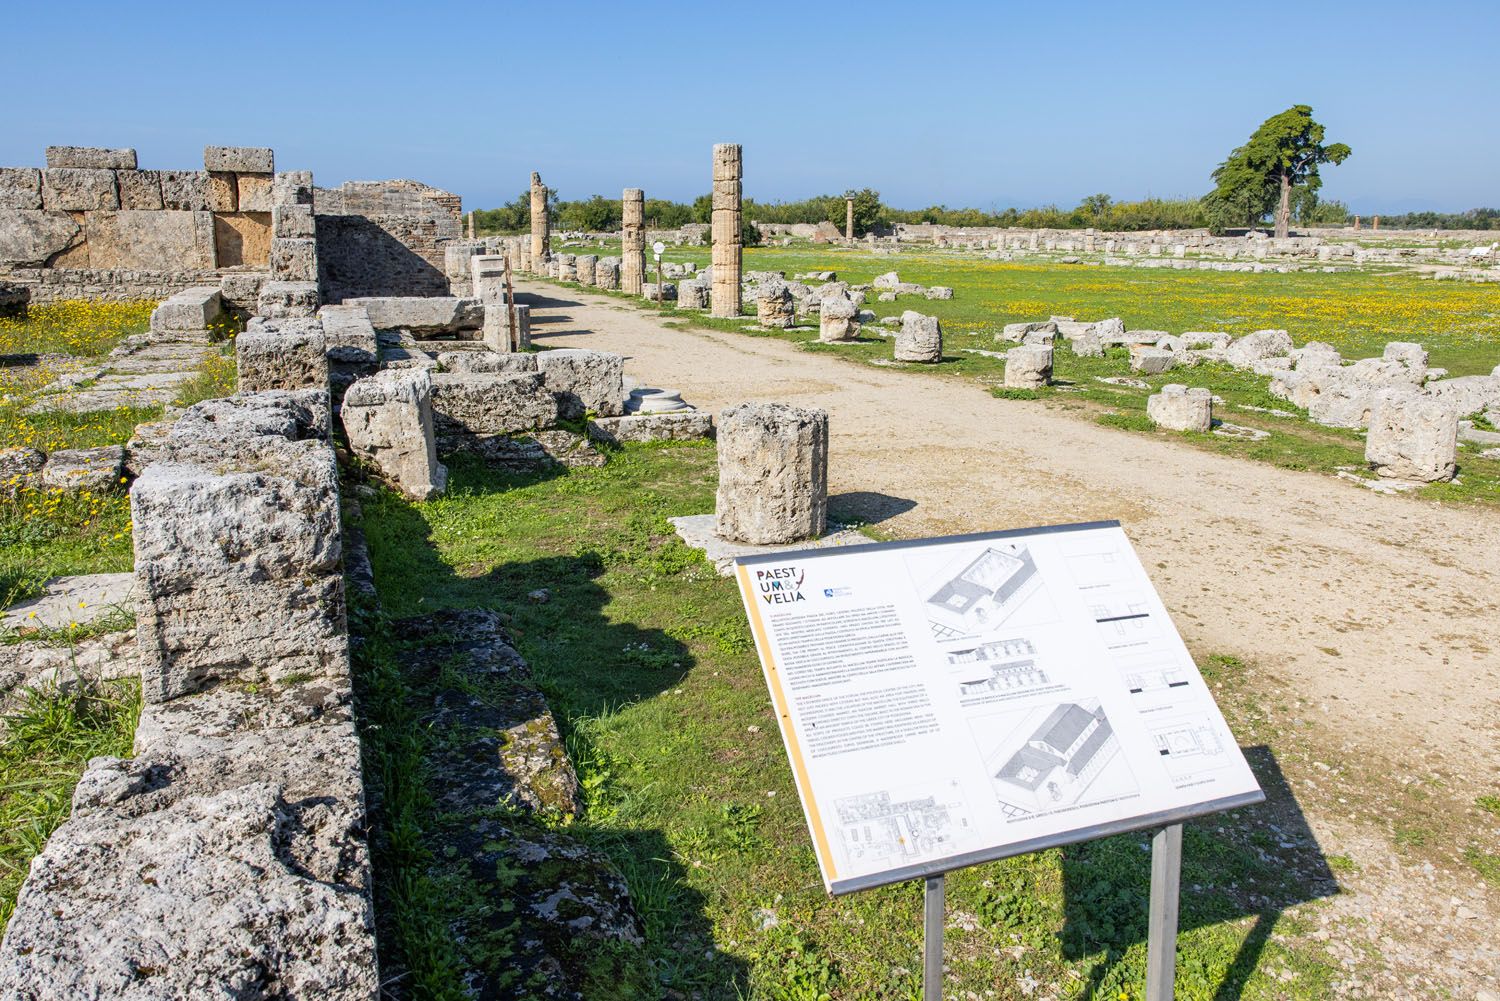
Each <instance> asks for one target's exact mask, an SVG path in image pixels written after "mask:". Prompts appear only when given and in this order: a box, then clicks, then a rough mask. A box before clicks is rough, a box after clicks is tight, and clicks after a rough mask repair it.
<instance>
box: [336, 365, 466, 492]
mask: <svg viewBox="0 0 1500 1001" xmlns="http://www.w3.org/2000/svg"><path fill="white" fill-rule="evenodd" d="M339 417H340V419H341V420H342V421H343V424H344V433H345V435H346V436H347V437H348V439H349V448H350V450H351V451H353V452H354V453H355V454H356V455H363V456H365V457H366V458H367V459H369V460H370V461H372V462H373V463H374V464H375V465H376V466H377V467H378V468H379V469H380V471H381V473H383V474H384V475H385V476H386V478H388V479H389V480H391V482H393V483H394V484H395V485H396V486H397V487H399V488H400V489H401V492H402V493H404V494H406V496H408V497H410V498H412V499H413V500H419V501H423V500H429V499H431V498H433V497H436V496H437V495H439V494H441V493H442V492H443V490H444V488H445V487H446V486H447V484H448V470H447V468H446V467H445V466H443V465H442V463H440V462H438V457H437V442H436V440H435V439H434V437H433V432H432V378H431V376H429V375H428V374H427V372H426V371H425V370H424V369H414V368H408V369H386V370H385V371H383V372H377V373H376V374H374V375H372V376H370V377H369V378H367V379H360V380H359V381H357V382H355V383H354V384H353V385H351V386H350V387H349V389H348V391H347V392H346V393H345V394H344V403H343V407H342V408H341V410H340V411H339Z"/></svg>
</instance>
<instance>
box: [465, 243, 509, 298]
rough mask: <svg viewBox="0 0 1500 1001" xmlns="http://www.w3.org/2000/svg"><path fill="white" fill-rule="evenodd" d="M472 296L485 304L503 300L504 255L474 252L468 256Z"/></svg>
mask: <svg viewBox="0 0 1500 1001" xmlns="http://www.w3.org/2000/svg"><path fill="white" fill-rule="evenodd" d="M469 276H470V279H471V281H470V284H471V285H472V287H473V293H472V294H473V296H474V298H475V299H478V300H479V301H480V302H482V303H484V304H485V305H491V304H495V303H504V302H505V257H504V256H503V255H501V254H475V255H474V256H473V257H470V258H469Z"/></svg>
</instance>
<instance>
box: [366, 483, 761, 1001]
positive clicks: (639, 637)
mask: <svg viewBox="0 0 1500 1001" xmlns="http://www.w3.org/2000/svg"><path fill="white" fill-rule="evenodd" d="M455 470H456V471H457V472H458V473H459V475H457V476H456V477H455V482H454V483H453V488H454V490H455V492H456V493H457V494H458V495H459V496H463V495H470V496H472V495H483V494H505V493H507V492H509V491H512V490H515V489H518V488H521V487H525V486H530V485H535V484H537V483H540V482H543V481H545V480H547V479H550V478H553V477H556V476H559V475H564V474H565V472H564V471H562V470H558V469H554V470H552V471H549V472H540V473H536V474H527V475H517V474H505V473H500V472H493V471H492V472H487V473H481V472H480V470H479V468H478V467H477V466H475V465H473V464H470V463H459V464H457V465H456V466H455ZM450 496H451V495H450ZM364 527H365V533H366V536H367V538H368V539H369V544H370V547H371V553H370V556H371V563H372V564H373V567H374V576H375V582H376V586H377V588H378V589H380V590H381V593H382V594H383V595H384V594H387V593H388V594H389V595H390V599H389V600H390V601H391V603H392V604H394V605H398V606H400V607H401V609H402V612H401V614H402V615H403V616H404V615H409V614H410V613H411V611H412V610H413V609H416V610H419V611H421V610H425V611H428V612H436V611H439V610H442V609H450V608H488V609H493V610H495V611H498V612H500V613H502V614H503V615H504V616H506V617H507V618H508V621H507V624H506V627H505V628H506V630H507V632H508V633H509V634H510V637H511V639H512V640H513V642H514V645H515V647H516V649H517V650H518V651H519V652H520V653H521V654H522V655H523V656H524V657H525V659H526V661H527V662H528V664H529V665H530V667H531V671H532V674H533V676H534V677H535V679H536V681H537V683H538V685H539V686H540V688H541V689H542V691H543V693H544V694H545V696H546V699H547V703H548V706H549V708H550V709H551V711H552V714H553V716H554V718H555V719H556V720H557V723H558V725H559V728H560V729H561V730H562V732H563V736H564V740H565V743H566V746H567V748H568V752H569V757H570V759H571V761H572V763H573V765H574V767H575V769H576V771H577V773H578V777H579V780H580V783H581V785H582V787H583V789H584V792H585V799H586V800H587V801H588V802H589V803H590V805H591V807H592V804H593V802H594V801H595V799H597V798H598V797H599V796H601V795H602V796H604V797H605V798H606V799H607V797H608V796H609V794H610V792H611V790H610V788H609V786H610V783H609V769H610V765H609V763H608V761H607V760H606V759H605V758H604V756H603V755H602V754H601V753H600V752H599V751H598V750H597V749H596V748H595V747H594V745H593V743H592V741H591V739H590V738H591V730H592V728H591V725H590V724H591V722H592V721H593V720H597V719H598V718H600V717H606V716H608V715H609V714H610V713H612V712H613V711H615V710H617V709H618V708H619V707H621V706H625V705H629V704H632V703H635V702H638V701H643V700H648V699H651V698H653V697H655V696H657V695H660V694H662V693H663V692H665V691H667V690H670V689H672V688H674V687H675V686H677V685H678V684H679V683H680V682H681V681H682V680H683V678H684V677H685V676H686V675H687V673H688V672H689V671H690V670H691V669H692V668H693V667H694V665H695V663H696V661H695V659H694V657H693V655H692V653H691V651H690V650H689V649H688V647H687V646H685V645H684V644H683V643H681V642H679V641H678V640H676V639H674V638H672V637H671V636H670V635H668V634H667V633H665V632H664V631H662V630H659V629H650V628H642V627H641V626H639V625H637V624H635V623H634V622H630V621H621V620H618V619H616V618H612V617H611V616H609V615H608V614H607V613H606V610H607V609H608V608H609V606H610V605H611V602H612V595H611V593H610V591H609V590H608V589H607V588H606V587H605V586H604V585H603V584H602V583H601V578H602V577H603V576H604V574H605V573H606V570H607V565H606V558H605V556H603V555H601V552H599V551H593V550H591V549H584V548H579V549H577V550H575V551H574V552H572V553H570V554H566V555H558V554H553V555H537V556H535V557H533V558H529V559H521V560H511V561H505V562H499V563H498V564H496V565H494V566H493V567H492V568H490V569H487V570H485V571H484V572H482V573H476V574H473V575H465V574H464V573H463V572H462V568H455V567H453V566H452V565H450V564H449V563H448V562H446V561H445V560H444V559H443V556H442V554H441V553H440V552H439V551H438V549H437V547H436V545H435V544H434V542H433V539H432V537H431V527H430V524H429V522H428V520H427V519H426V518H425V517H424V516H423V512H422V511H421V510H420V509H419V508H417V507H416V506H414V505H411V504H408V503H406V502H404V501H401V500H399V499H397V498H395V497H393V496H391V495H386V496H383V497H382V498H380V499H379V500H378V501H377V502H374V503H371V504H370V505H367V508H366V522H365V526H364ZM598 543H599V546H600V548H601V549H603V550H605V551H606V552H607V551H608V546H609V540H608V539H607V538H603V537H601V538H600V539H599V540H598ZM546 545H547V542H546V540H545V538H542V539H539V540H538V541H537V543H536V549H537V550H539V551H543V552H544V551H545V548H546ZM601 802H602V800H601ZM594 812H595V811H594V810H593V809H592V808H590V809H585V811H584V813H583V815H582V816H580V817H579V818H577V819H576V820H574V821H573V822H571V823H569V824H568V825H567V826H566V827H565V828H564V829H563V832H562V833H565V834H566V835H567V836H568V837H571V838H574V839H577V841H579V842H581V843H583V844H584V845H586V846H588V847H589V848H592V849H594V850H596V851H598V852H601V853H603V855H604V856H606V857H607V858H608V859H609V861H610V862H611V863H612V864H613V865H614V866H615V867H616V868H617V869H618V870H619V872H620V873H621V874H622V875H623V876H624V878H625V881H626V883H627V885H628V886H629V888H630V894H631V901H632V904H633V905H634V908H635V911H636V913H637V915H638V916H639V918H640V922H641V926H642V929H643V930H644V936H645V943H644V947H643V948H640V949H639V950H637V955H636V957H635V958H634V959H631V958H629V956H628V955H627V956H626V957H625V958H624V959H623V960H622V958H621V948H624V950H625V952H626V953H629V952H630V950H631V947H616V946H610V947H606V946H605V944H604V943H600V944H599V945H598V946H597V947H595V946H588V947H587V948H580V947H579V946H578V945H577V943H573V944H571V945H565V946H561V947H559V948H563V949H566V950H568V954H569V955H570V956H571V957H573V958H572V959H570V962H575V963H576V964H577V966H578V968H577V969H570V970H568V971H567V974H568V976H567V978H566V980H567V981H568V982H570V983H579V982H580V981H581V982H583V983H585V984H592V985H593V987H592V988H591V989H590V990H589V991H588V992H587V996H590V997H601V998H616V997H618V998H634V997H648V996H659V995H660V994H662V993H665V994H666V995H667V996H688V995H689V994H691V993H693V992H699V993H701V992H704V991H707V992H708V993H711V994H715V995H717V994H719V993H730V994H735V993H737V994H739V995H741V996H743V995H746V994H748V992H749V969H748V967H747V965H746V964H745V963H744V962H743V961H742V960H739V959H735V958H732V957H730V956H728V955H727V954H725V953H722V952H720V951H718V950H717V949H715V948H714V936H713V923H712V920H711V919H710V917H709V916H708V901H707V900H706V899H705V898H704V897H703V896H702V894H701V893H699V892H698V891H697V890H695V889H693V888H692V887H691V885H690V881H689V880H688V874H687V872H686V870H685V868H684V866H683V864H682V863H681V862H680V861H679V856H678V853H677V851H676V850H675V849H674V846H673V844H672V842H671V841H670V839H669V838H668V837H667V834H666V832H665V831H664V830H661V829H659V828H654V827H632V826H630V825H628V824H623V823H613V822H611V821H610V820H609V817H610V816H611V815H612V813H613V808H612V807H610V806H605V807H604V808H603V810H602V812H601V814H600V816H595V815H594ZM523 833H524V832H523ZM474 857H475V858H476V859H478V860H479V861H480V863H482V864H481V867H480V870H475V872H474V874H472V875H471V877H470V878H469V879H468V880H466V882H468V883H476V882H477V883H478V884H485V883H486V881H487V882H493V879H491V878H490V877H489V869H490V868H493V866H489V861H490V860H489V856H488V855H484V854H475V855H474ZM502 868H503V866H502ZM481 870H482V871H481ZM376 875H377V881H376V882H377V887H379V886H380V884H381V879H380V877H381V876H382V875H384V876H385V877H386V880H387V881H390V880H391V879H392V878H393V877H395V878H398V879H399V878H402V876H403V874H400V873H386V874H382V873H379V872H377V874H376ZM521 880H522V881H521V882H519V883H518V884H517V890H516V892H518V893H521V892H524V891H525V889H526V883H525V881H524V877H521ZM455 892H456V891H455ZM598 892H600V893H605V892H607V891H606V890H603V889H601V890H600V891H598ZM385 920H386V921H390V920H391V919H390V918H389V917H387V918H386V919H385ZM502 930H503V929H502ZM543 934H544V935H545V934H547V933H546V932H544V933H543ZM387 938H389V939H391V941H383V942H382V943H381V948H382V950H383V951H384V950H386V949H387V947H388V946H389V947H390V948H391V950H392V951H391V953H390V954H391V955H393V956H400V955H401V940H400V937H399V935H397V933H395V932H389V933H388V934H387ZM579 941H581V942H583V941H586V939H585V938H580V939H579ZM468 949H469V943H468V942H466V941H465V942H458V943H456V944H455V945H454V947H453V949H452V951H453V952H454V953H456V954H460V955H462V954H466V951H467V950H468ZM555 951H556V950H554V952H555ZM642 971H646V972H644V973H643V972H642ZM453 973H454V975H456V976H457V977H459V978H460V979H461V978H463V977H465V976H481V977H482V978H483V979H485V980H486V982H496V983H498V982H499V981H498V979H497V978H496V977H497V975H496V974H495V972H494V971H493V970H477V969H475V970H467V971H466V970H463V969H458V970H454V971H453ZM523 973H524V974H525V975H527V976H530V975H532V971H529V970H528V971H523ZM641 977H644V978H645V979H644V980H642V979H641ZM611 980H613V981H615V982H613V983H611V982H610V981H611ZM648 981H650V983H647V982H648Z"/></svg>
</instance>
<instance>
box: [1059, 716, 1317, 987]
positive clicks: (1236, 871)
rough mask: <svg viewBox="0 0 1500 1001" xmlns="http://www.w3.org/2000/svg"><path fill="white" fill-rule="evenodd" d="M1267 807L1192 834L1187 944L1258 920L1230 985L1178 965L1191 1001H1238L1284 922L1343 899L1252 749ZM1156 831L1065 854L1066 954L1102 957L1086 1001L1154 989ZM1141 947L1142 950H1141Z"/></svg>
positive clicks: (1266, 764) (1286, 793)
mask: <svg viewBox="0 0 1500 1001" xmlns="http://www.w3.org/2000/svg"><path fill="white" fill-rule="evenodd" d="M1245 757H1246V759H1247V760H1248V761H1249V762H1250V766H1251V768H1252V769H1253V770H1254V772H1255V775H1256V778H1257V779H1259V781H1260V785H1261V788H1262V789H1264V790H1265V793H1266V801H1265V802H1264V803H1262V804H1260V805H1258V806H1254V807H1249V808H1246V809H1242V810H1234V811H1230V812H1229V813H1227V814H1222V815H1217V816H1211V817H1204V818H1200V819H1198V820H1194V821H1189V822H1187V823H1186V824H1185V825H1184V826H1183V838H1182V893H1181V908H1180V913H1179V916H1178V935H1179V936H1182V935H1187V934H1190V933H1192V932H1194V931H1196V930H1198V929H1205V928H1208V927H1210V926H1213V925H1218V924H1222V923H1224V922H1231V921H1242V920H1244V919H1246V918H1249V919H1251V924H1250V927H1249V930H1248V932H1247V933H1246V935H1245V937H1244V939H1243V941H1242V942H1241V943H1240V945H1239V948H1238V951H1237V952H1236V954H1235V956H1234V958H1233V959H1232V960H1231V961H1230V963H1229V964H1228V966H1227V968H1226V969H1225V971H1224V973H1223V974H1222V977H1221V979H1218V980H1217V982H1214V978H1213V975H1212V974H1211V973H1209V972H1207V971H1206V970H1204V969H1202V968H1200V966H1198V965H1190V964H1187V963H1184V962H1183V961H1182V956H1181V955H1179V957H1178V964H1177V974H1176V976H1177V983H1178V991H1179V993H1180V994H1182V995H1186V996H1191V997H1212V998H1214V1001H1234V999H1237V998H1239V997H1241V996H1242V995H1243V994H1244V992H1245V989H1246V986H1247V984H1248V983H1249V980H1250V977H1251V976H1252V975H1253V974H1254V972H1255V970H1256V969H1257V968H1258V966H1259V964H1260V960H1261V956H1262V954H1263V953H1264V951H1265V949H1266V946H1267V944H1268V943H1269V941H1270V939H1271V935H1272V933H1273V932H1274V930H1275V928H1276V924H1277V921H1278V920H1279V919H1280V917H1281V915H1282V913H1283V912H1284V911H1286V910H1287V909H1288V908H1290V907H1294V906H1296V905H1298V904H1303V903H1307V902H1309V901H1313V900H1318V899H1321V898H1324V897H1329V896H1333V895H1334V894H1336V893H1338V883H1337V880H1336V879H1335V878H1334V875H1333V872H1332V870H1331V869H1330V868H1329V866H1328V862H1327V860H1326V859H1325V858H1324V856H1323V853H1322V851H1321V849H1320V848H1319V847H1318V842H1317V838H1316V837H1315V836H1314V834H1313V832H1312V829H1311V828H1310V827H1309V826H1308V823H1307V819H1306V817H1305V816H1304V815H1303V813H1302V809H1301V807H1300V806H1299V805H1298V804H1297V800H1296V797H1295V796H1294V795H1293V793H1292V791H1291V788H1290V787H1289V786H1288V784H1287V781H1286V778H1285V776H1283V774H1282V772H1281V766H1280V765H1279V764H1278V763H1277V761H1276V758H1275V756H1274V755H1273V754H1272V753H1271V750H1270V748H1268V747H1264V746H1256V747H1248V748H1245ZM1149 844H1150V832H1141V833H1137V834H1126V835H1121V836H1119V837H1114V838H1107V839H1105V840H1102V841H1093V842H1088V843H1085V844H1081V845H1075V846H1073V847H1070V848H1066V849H1064V853H1063V908H1064V917H1065V923H1064V925H1063V929H1062V945H1063V955H1064V956H1065V957H1066V958H1068V959H1071V960H1086V959H1088V958H1090V957H1094V956H1097V957H1099V958H1098V959H1097V960H1096V961H1095V962H1094V964H1093V965H1092V967H1091V968H1090V969H1089V971H1088V981H1087V984H1086V986H1085V989H1084V991H1083V992H1082V994H1081V995H1080V996H1081V997H1084V998H1116V997H1121V996H1124V993H1123V992H1126V991H1129V992H1130V996H1131V997H1134V996H1135V991H1136V990H1138V989H1139V985H1141V984H1142V983H1143V982H1144V980H1145V960H1146V950H1145V948H1144V946H1145V944H1146V939H1147V917H1148V914H1149V907H1150V899H1151V897H1150V894H1151V853H1150V851H1148V850H1144V849H1145V848H1147V847H1149ZM1135 946H1140V947H1141V948H1137V949H1134V950H1133V949H1132V947H1135Z"/></svg>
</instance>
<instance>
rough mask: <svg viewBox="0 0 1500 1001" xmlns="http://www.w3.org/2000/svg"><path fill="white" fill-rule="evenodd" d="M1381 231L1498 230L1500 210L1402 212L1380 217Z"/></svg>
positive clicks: (1499, 226)
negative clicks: (1388, 229) (1387, 229)
mask: <svg viewBox="0 0 1500 1001" xmlns="http://www.w3.org/2000/svg"><path fill="white" fill-rule="evenodd" d="M1380 228H1381V229H1386V228H1390V229H1500V209H1470V210H1469V211H1467V212H1403V213H1402V214H1400V215H1383V216H1381V217H1380Z"/></svg>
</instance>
